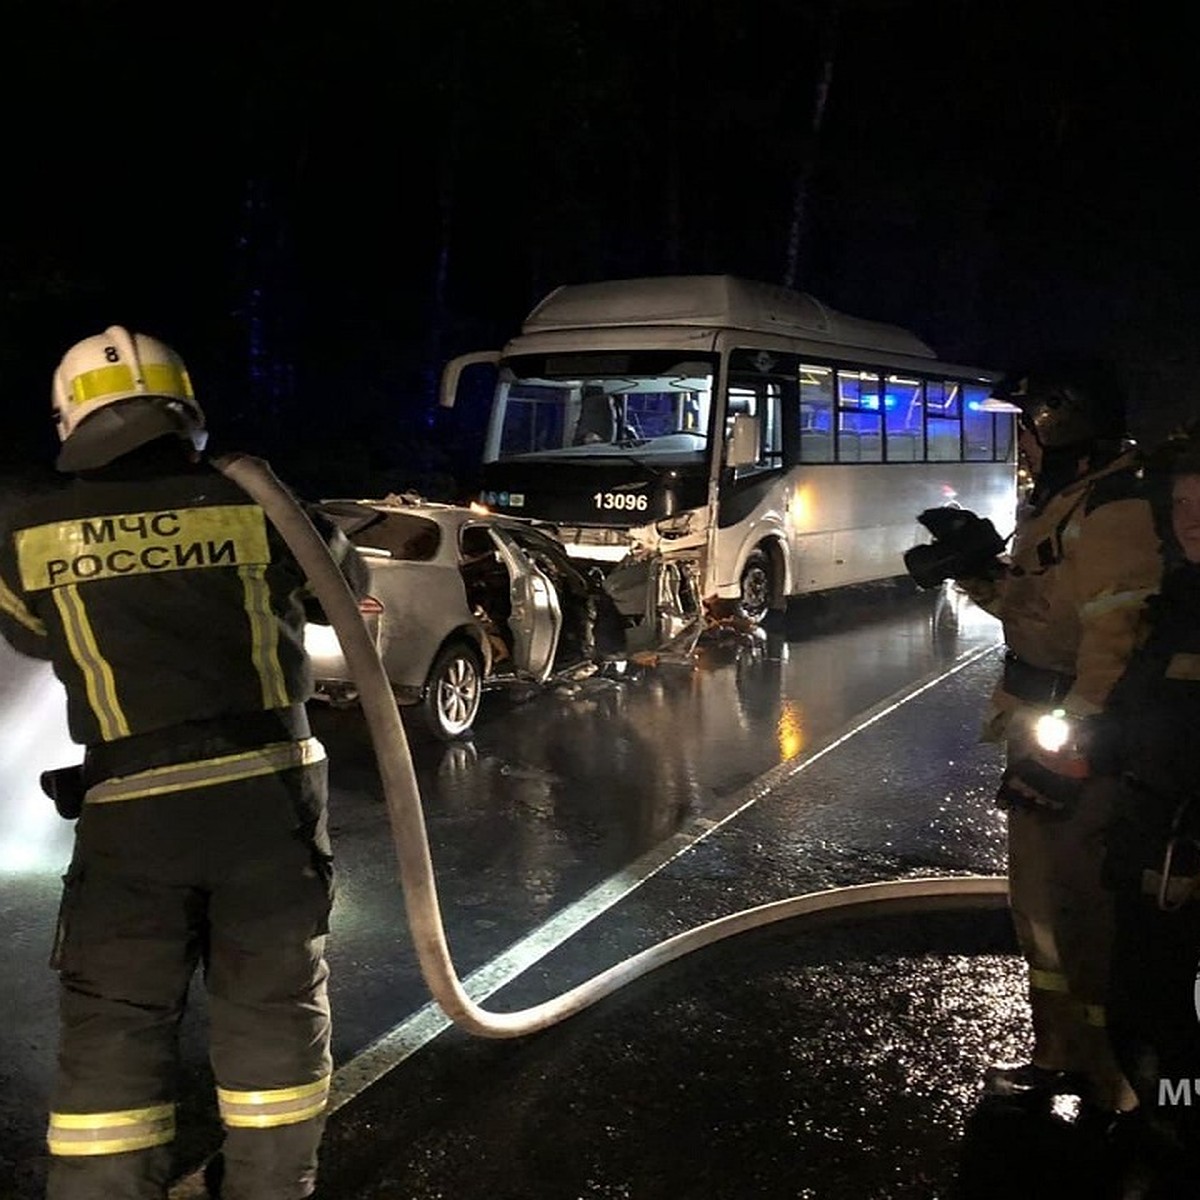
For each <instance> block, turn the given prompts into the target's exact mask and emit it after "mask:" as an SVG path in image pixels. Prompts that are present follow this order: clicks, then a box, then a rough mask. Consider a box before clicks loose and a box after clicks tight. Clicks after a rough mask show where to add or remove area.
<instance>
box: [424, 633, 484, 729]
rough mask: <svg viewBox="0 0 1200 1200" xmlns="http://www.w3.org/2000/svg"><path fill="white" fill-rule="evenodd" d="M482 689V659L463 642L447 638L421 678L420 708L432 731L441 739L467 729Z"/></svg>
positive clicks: (477, 707) (472, 718)
mask: <svg viewBox="0 0 1200 1200" xmlns="http://www.w3.org/2000/svg"><path fill="white" fill-rule="evenodd" d="M482 693H483V659H482V658H480V656H479V651H478V650H476V649H475V647H474V646H472V645H470V644H469V643H467V642H451V643H450V644H449V645H448V646H443V647H442V648H441V650H440V651H438V656H437V658H435V659H434V660H433V666H432V667H430V668H429V677H428V678H427V679H426V681H425V695H424V697H423V699H422V701H421V708H422V710H423V712H424V714H425V721H426V723H427V724H428V726H429V728H430V729H431V730H432V731H433V733H434V735H435V736H437V737H439V738H441V739H442V740H443V741H448V742H449V741H453V740H454V739H455V738H461V737H466V735H467V734H468V733H470V731H471V725H472V724H473V723H474V720H475V714H476V713H478V712H479V698H480V696H481V695H482Z"/></svg>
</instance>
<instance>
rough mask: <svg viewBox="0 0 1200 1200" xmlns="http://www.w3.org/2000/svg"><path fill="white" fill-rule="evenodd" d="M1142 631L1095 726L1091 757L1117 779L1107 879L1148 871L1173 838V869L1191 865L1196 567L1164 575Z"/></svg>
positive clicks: (1199, 664)
mask: <svg viewBox="0 0 1200 1200" xmlns="http://www.w3.org/2000/svg"><path fill="white" fill-rule="evenodd" d="M1144 626H1145V633H1144V637H1143V639H1142V641H1141V644H1140V645H1139V647H1138V649H1137V650H1136V651H1135V652H1134V655H1133V657H1132V659H1130V662H1129V665H1128V667H1127V668H1126V670H1125V673H1124V675H1122V676H1121V678H1120V679H1119V680H1118V682H1117V685H1116V687H1114V688H1113V691H1112V694H1111V696H1110V697H1109V705H1108V710H1107V711H1106V713H1105V714H1104V716H1103V718H1101V719H1100V720H1099V721H1097V722H1096V723H1095V727H1094V733H1093V735H1092V736H1093V740H1094V743H1095V747H1094V755H1093V757H1094V759H1095V760H1096V761H1097V762H1098V764H1099V765H1100V766H1101V767H1102V769H1104V770H1105V771H1107V772H1108V773H1111V774H1114V775H1119V776H1120V777H1121V778H1122V780H1123V783H1124V788H1123V794H1122V797H1121V803H1120V807H1119V818H1118V825H1117V827H1116V830H1115V831H1114V836H1112V837H1110V839H1109V846H1110V851H1109V855H1110V862H1109V870H1110V874H1114V875H1116V876H1117V877H1118V878H1120V877H1122V876H1123V877H1126V878H1130V877H1133V876H1137V875H1140V872H1141V871H1142V870H1143V869H1144V868H1156V867H1158V866H1159V865H1160V864H1161V862H1162V860H1163V855H1164V852H1165V850H1166V848H1167V844H1168V842H1169V841H1170V840H1171V839H1172V838H1173V837H1174V838H1176V839H1178V840H1179V842H1180V845H1181V846H1186V849H1187V860H1186V862H1185V861H1184V859H1183V855H1182V854H1181V856H1180V861H1179V863H1178V864H1176V865H1177V868H1178V869H1180V870H1181V871H1190V872H1191V873H1195V872H1196V871H1197V868H1198V867H1200V855H1198V854H1197V851H1198V850H1200V752H1198V751H1197V747H1196V736H1197V731H1198V730H1200V565H1197V564H1194V563H1182V564H1179V565H1177V566H1174V567H1173V568H1172V569H1170V570H1169V571H1168V572H1167V574H1166V576H1165V577H1164V579H1163V584H1162V591H1161V593H1160V594H1159V595H1157V596H1152V597H1151V598H1150V601H1149V603H1148V604H1147V606H1146V611H1145V618H1144Z"/></svg>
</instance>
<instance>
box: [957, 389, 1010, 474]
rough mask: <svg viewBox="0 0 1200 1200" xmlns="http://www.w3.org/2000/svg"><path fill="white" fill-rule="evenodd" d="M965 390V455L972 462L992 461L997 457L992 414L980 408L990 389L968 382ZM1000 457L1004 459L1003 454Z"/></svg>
mask: <svg viewBox="0 0 1200 1200" xmlns="http://www.w3.org/2000/svg"><path fill="white" fill-rule="evenodd" d="M963 391H964V394H965V400H966V411H965V412H964V413H963V431H964V432H965V434H966V438H965V441H966V454H965V456H964V457H965V458H966V459H967V460H968V461H970V462H992V461H993V460H994V459H995V458H996V453H995V449H996V448H995V444H994V436H993V427H992V414H991V413H990V412H981V411H980V409H979V406H980V404H982V403H983V401H984V400H986V399H987V398H988V389H987V388H985V387H978V386H977V385H974V384H967V385H966V386H965V388H964V389H963ZM1000 459H1001V461H1003V455H1001V456H1000Z"/></svg>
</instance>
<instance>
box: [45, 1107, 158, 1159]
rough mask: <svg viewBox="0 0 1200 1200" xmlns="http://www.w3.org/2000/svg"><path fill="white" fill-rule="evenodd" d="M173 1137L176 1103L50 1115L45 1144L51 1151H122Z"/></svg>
mask: <svg viewBox="0 0 1200 1200" xmlns="http://www.w3.org/2000/svg"><path fill="white" fill-rule="evenodd" d="M174 1137H175V1105H173V1104H156V1105H153V1106H152V1107H150V1108H127V1109H123V1110H122V1111H120V1112H99V1113H60V1112H52V1113H51V1114H50V1127H49V1131H48V1133H47V1135H46V1143H47V1145H48V1146H49V1148H50V1153H51V1154H61V1155H80V1154H124V1153H127V1152H128V1151H130V1150H146V1149H148V1148H149V1147H150V1146H165V1145H166V1144H167V1143H168V1142H170V1141H172V1140H173V1139H174Z"/></svg>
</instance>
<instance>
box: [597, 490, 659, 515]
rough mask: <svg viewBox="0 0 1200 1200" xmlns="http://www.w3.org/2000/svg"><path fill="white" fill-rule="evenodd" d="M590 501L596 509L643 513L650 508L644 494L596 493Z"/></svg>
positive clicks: (648, 499) (647, 498)
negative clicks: (594, 504)
mask: <svg viewBox="0 0 1200 1200" xmlns="http://www.w3.org/2000/svg"><path fill="white" fill-rule="evenodd" d="M592 499H593V500H594V501H595V503H596V507H597V508H602V509H624V510H626V511H627V512H645V511H646V509H647V508H649V507H650V498H649V497H648V496H647V495H646V494H645V493H644V492H642V493H640V494H634V493H632V492H596V493H595V494H594V495H593V496H592Z"/></svg>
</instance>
